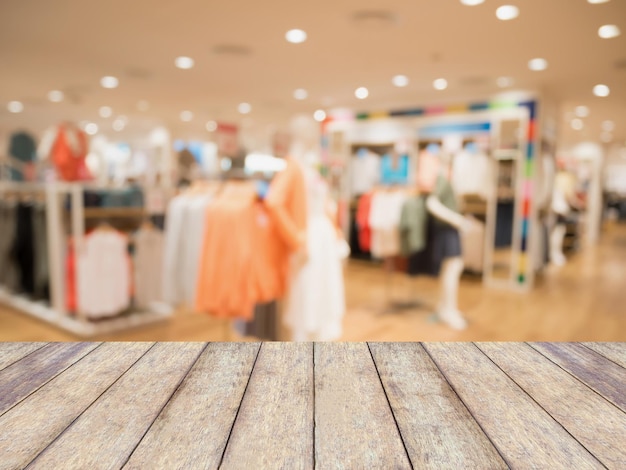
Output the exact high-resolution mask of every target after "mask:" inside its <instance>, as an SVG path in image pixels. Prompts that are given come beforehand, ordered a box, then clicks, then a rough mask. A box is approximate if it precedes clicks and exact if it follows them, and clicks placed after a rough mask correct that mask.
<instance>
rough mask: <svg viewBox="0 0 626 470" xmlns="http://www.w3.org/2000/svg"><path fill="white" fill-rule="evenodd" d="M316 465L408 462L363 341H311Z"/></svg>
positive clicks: (399, 465) (376, 465)
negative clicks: (313, 346) (313, 347)
mask: <svg viewBox="0 0 626 470" xmlns="http://www.w3.org/2000/svg"><path fill="white" fill-rule="evenodd" d="M315 463H316V468H320V469H325V468H394V469H399V468H411V465H410V462H409V459H408V456H407V453H406V450H405V448H404V445H403V442H402V439H401V437H400V433H399V431H398V428H397V426H396V423H395V420H394V417H393V414H392V411H391V409H390V407H389V403H388V402H387V398H386V397H385V392H384V390H383V387H382V384H381V382H380V379H379V377H378V373H377V372H376V368H375V367H374V362H373V360H372V357H371V355H370V352H369V349H368V347H367V345H366V344H365V343H316V344H315Z"/></svg>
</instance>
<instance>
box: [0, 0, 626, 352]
mask: <svg viewBox="0 0 626 470" xmlns="http://www.w3.org/2000/svg"><path fill="white" fill-rule="evenodd" d="M0 57H1V58H2V72H1V75H0V341H76V340H80V339H89V340H106V341H117V340H120V341H255V340H258V339H262V340H268V341H274V340H281V341H311V340H314V341H626V307H625V305H626V289H625V288H624V287H625V286H626V283H625V281H624V277H626V3H625V2H624V1H622V0H550V1H545V0H525V1H523V2H521V1H519V0H502V1H494V0H440V1H437V2H435V1H429V0H410V1H409V0H385V1H383V0H360V1H359V0H340V1H333V2H331V1H326V0H322V1H318V2H293V1H288V0H267V1H264V2H252V1H249V0H248V1H243V0H232V1H229V2H221V3H219V2H201V1H198V0H178V1H176V2H173V1H172V2H164V1H158V2H155V1H149V0H133V1H132V2H128V1H122V0H109V1H107V2H101V1H94V2H84V1H83V2H81V1H78V0H57V1H54V2H51V1H44V0H4V1H2V3H1V5H0Z"/></svg>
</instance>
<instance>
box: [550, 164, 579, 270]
mask: <svg viewBox="0 0 626 470" xmlns="http://www.w3.org/2000/svg"><path fill="white" fill-rule="evenodd" d="M557 163H558V167H559V172H558V173H557V175H556V178H555V180H554V192H553V196H552V212H554V214H556V224H555V226H554V228H553V229H552V232H551V233H550V262H551V263H552V264H554V265H556V266H564V265H565V263H566V261H567V260H566V258H565V255H564V254H563V240H564V239H565V233H566V231H567V227H566V221H567V216H568V215H570V214H571V212H572V208H582V205H581V204H580V203H579V202H578V200H577V198H576V181H575V177H574V175H573V174H572V173H571V172H570V171H568V169H567V165H566V163H565V161H564V160H559V161H558V162H557Z"/></svg>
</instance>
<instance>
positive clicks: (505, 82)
mask: <svg viewBox="0 0 626 470" xmlns="http://www.w3.org/2000/svg"><path fill="white" fill-rule="evenodd" d="M496 83H497V85H498V86H499V87H500V88H507V87H510V86H512V85H513V79H512V78H511V77H498V79H497V80H496Z"/></svg>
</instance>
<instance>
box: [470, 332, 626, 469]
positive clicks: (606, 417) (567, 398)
mask: <svg viewBox="0 0 626 470" xmlns="http://www.w3.org/2000/svg"><path fill="white" fill-rule="evenodd" d="M477 346H478V347H479V348H480V349H481V350H482V351H483V352H484V353H485V354H487V355H488V356H489V357H490V358H491V360H492V361H494V362H495V363H496V364H497V365H498V366H499V367H500V368H501V369H502V370H503V371H504V372H506V373H507V375H508V376H509V377H511V379H513V380H514V381H515V382H516V383H517V384H518V385H519V386H520V387H521V388H523V389H524V391H525V392H526V393H528V394H529V395H530V396H531V397H532V398H533V399H534V400H535V401H536V402H537V403H539V405H541V407H542V408H543V409H544V410H546V411H547V412H548V413H550V415H552V417H553V418H554V419H556V420H557V421H558V422H559V423H560V424H561V425H562V426H563V427H564V428H565V429H567V431H568V432H569V433H570V434H571V435H572V436H574V437H575V438H576V440H578V441H579V442H580V443H581V444H582V445H584V446H585V447H586V448H587V450H589V451H590V452H591V453H592V454H593V455H594V456H595V457H596V458H597V459H598V460H600V461H601V462H602V463H603V464H604V465H606V466H607V467H608V468H619V467H620V466H626V450H625V448H624V445H625V443H626V413H622V412H621V411H620V410H619V409H617V408H616V407H615V406H614V405H612V404H611V403H609V402H608V401H606V400H605V399H604V398H602V397H601V396H600V395H598V394H597V393H595V392H594V391H593V390H591V389H589V387H587V386H586V385H584V384H583V383H582V382H580V381H579V380H577V379H576V378H574V377H572V376H571V375H570V374H568V373H567V372H565V371H564V370H563V369H561V368H560V367H559V366H557V365H556V364H554V363H553V362H551V361H550V360H548V359H546V358H545V357H544V356H542V355H541V354H539V353H538V352H537V351H535V350H534V349H532V348H531V347H530V346H528V345H527V344H520V343H508V344H503V343H481V344H477Z"/></svg>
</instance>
